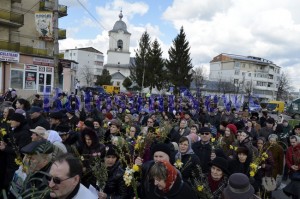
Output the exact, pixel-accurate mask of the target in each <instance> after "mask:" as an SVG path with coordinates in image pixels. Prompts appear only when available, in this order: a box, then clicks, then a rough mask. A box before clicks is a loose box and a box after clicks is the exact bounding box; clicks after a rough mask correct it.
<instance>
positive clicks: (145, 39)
mask: <svg viewBox="0 0 300 199" xmlns="http://www.w3.org/2000/svg"><path fill="white" fill-rule="evenodd" d="M149 50H150V36H149V34H148V33H147V31H145V32H144V33H143V35H142V37H141V39H140V41H139V48H138V49H137V50H135V63H134V64H132V65H131V66H130V68H129V69H130V79H131V80H132V81H133V82H135V83H136V84H137V85H138V86H139V87H140V88H142V87H148V86H149V83H148V82H149V81H148V78H147V77H148V76H149V75H150V74H149V65H148V63H147V61H148V53H149Z"/></svg>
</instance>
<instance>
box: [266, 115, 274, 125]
mask: <svg viewBox="0 0 300 199" xmlns="http://www.w3.org/2000/svg"><path fill="white" fill-rule="evenodd" d="M266 123H269V124H275V120H274V118H272V117H269V118H268V119H267V120H266Z"/></svg>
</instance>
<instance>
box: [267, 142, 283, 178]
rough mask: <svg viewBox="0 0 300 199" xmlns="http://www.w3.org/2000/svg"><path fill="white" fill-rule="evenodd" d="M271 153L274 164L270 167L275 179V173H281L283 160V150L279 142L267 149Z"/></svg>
mask: <svg viewBox="0 0 300 199" xmlns="http://www.w3.org/2000/svg"><path fill="white" fill-rule="evenodd" d="M268 151H270V152H271V153H272V156H273V160H274V166H273V169H272V177H273V178H275V179H276V176H277V175H282V172H283V160H284V152H283V148H282V147H281V146H280V145H279V144H274V145H271V147H270V148H269V150H268Z"/></svg>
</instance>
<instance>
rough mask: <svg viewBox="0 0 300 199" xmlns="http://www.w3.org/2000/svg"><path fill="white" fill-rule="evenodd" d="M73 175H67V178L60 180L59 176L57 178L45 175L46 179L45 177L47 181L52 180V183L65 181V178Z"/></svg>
mask: <svg viewBox="0 0 300 199" xmlns="http://www.w3.org/2000/svg"><path fill="white" fill-rule="evenodd" d="M73 177H74V176H73ZM73 177H68V178H66V179H64V180H62V179H60V178H58V177H52V176H46V179H47V180H48V181H49V182H51V181H53V182H54V184H60V183H61V182H63V181H66V180H68V179H70V178H73Z"/></svg>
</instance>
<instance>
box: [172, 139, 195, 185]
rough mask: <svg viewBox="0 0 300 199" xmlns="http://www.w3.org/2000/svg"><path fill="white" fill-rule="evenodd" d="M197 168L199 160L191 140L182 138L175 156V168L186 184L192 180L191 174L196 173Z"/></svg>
mask: <svg viewBox="0 0 300 199" xmlns="http://www.w3.org/2000/svg"><path fill="white" fill-rule="evenodd" d="M197 166H200V160H199V158H198V156H197V155H196V154H195V153H194V151H193V149H192V145H191V140H190V139H189V138H188V137H186V136H183V137H181V138H180V139H179V151H178V153H177V154H176V155H175V167H176V168H177V169H179V170H180V172H181V175H182V178H183V180H184V181H185V182H188V181H189V180H191V179H192V178H193V176H192V174H193V172H194V173H195V172H197V171H196V170H197Z"/></svg>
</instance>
